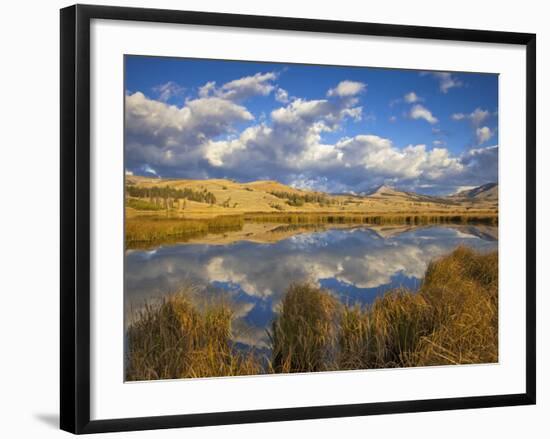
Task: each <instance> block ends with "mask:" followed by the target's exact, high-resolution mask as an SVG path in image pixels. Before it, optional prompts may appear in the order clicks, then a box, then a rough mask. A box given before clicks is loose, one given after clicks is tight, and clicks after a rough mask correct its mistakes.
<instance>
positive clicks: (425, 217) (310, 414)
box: [61, 5, 536, 433]
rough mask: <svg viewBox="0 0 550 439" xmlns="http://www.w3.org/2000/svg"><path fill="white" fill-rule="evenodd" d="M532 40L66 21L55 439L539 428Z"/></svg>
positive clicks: (88, 14)
mask: <svg viewBox="0 0 550 439" xmlns="http://www.w3.org/2000/svg"><path fill="white" fill-rule="evenodd" d="M535 84H536V78H535V35H533V34H525V33H510V32H496V31H483V30H464V29H444V28H428V27H419V26H401V25H389V24H372V23H359V22H339V21H325V20H309V19H302V18H286V17H285V18H283V17H262V16H244V15H231V14H218V13H207V12H184V11H171V10H155V9H134V8H118V7H103V6H80V5H77V6H72V7H68V8H65V9H62V10H61V428H62V429H64V430H67V431H70V432H73V433H96V432H108V431H124V430H142V429H155V428H171V427H187V426H203V425H217V424H236V423H247V422H267V421H282V420H299V419H313V418H322V417H344V416H362V415H372V414H384V413H403V412H420V411H433V410H450V409H464V408H481V407H495V406H506V405H524V404H534V403H535V143H536V142H535V139H536V134H535V131H536V125H535V86H536V85H535Z"/></svg>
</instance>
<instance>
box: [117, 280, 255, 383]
mask: <svg viewBox="0 0 550 439" xmlns="http://www.w3.org/2000/svg"><path fill="white" fill-rule="evenodd" d="M191 297H192V291H190V289H189V288H188V289H186V290H182V291H180V292H179V293H177V294H174V295H171V296H169V297H167V298H165V299H163V301H162V302H160V303H159V304H156V305H150V304H149V305H146V306H145V307H144V308H143V309H142V310H141V311H139V312H138V315H137V317H136V319H135V320H134V321H133V322H132V323H131V324H130V326H129V327H128V329H127V332H126V335H127V342H128V351H127V363H126V379H127V380H128V381H136V380H156V379H170V378H199V377H215V376H230V375H250V374H257V373H260V371H261V370H260V366H259V363H258V361H257V360H256V358H255V357H254V356H252V354H249V355H246V354H243V353H238V352H236V351H235V350H234V347H233V342H232V341H231V322H232V320H233V311H232V310H231V309H230V307H229V306H228V305H226V304H224V303H223V302H220V303H217V304H214V303H209V304H206V305H205V306H204V307H203V309H199V307H198V306H196V305H195V304H193V302H192V300H191Z"/></svg>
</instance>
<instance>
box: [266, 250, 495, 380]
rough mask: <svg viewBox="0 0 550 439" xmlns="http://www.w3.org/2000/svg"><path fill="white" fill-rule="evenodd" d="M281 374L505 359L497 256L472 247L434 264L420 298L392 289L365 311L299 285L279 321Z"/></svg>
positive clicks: (275, 341)
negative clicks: (500, 350) (500, 331)
mask: <svg viewBox="0 0 550 439" xmlns="http://www.w3.org/2000/svg"><path fill="white" fill-rule="evenodd" d="M271 338H272V348H273V355H272V367H273V369H274V371H275V372H284V373H289V372H308V371H321V370H352V369H371V368H388V367H413V366H432V365H448V364H479V363H493V362H496V361H498V255H497V252H493V253H489V254H481V253H477V252H475V251H473V250H471V249H468V248H465V247H459V248H457V249H456V250H455V251H454V252H453V253H451V254H450V255H448V256H445V257H443V258H441V259H438V260H436V261H434V262H432V263H431V264H430V265H429V267H428V269H427V271H426V276H425V279H424V281H423V283H422V286H421V287H420V290H419V291H418V292H412V291H409V290H406V289H397V290H393V291H390V292H388V293H386V294H385V295H383V296H382V297H379V298H377V299H375V301H374V302H373V303H372V304H371V305H370V306H366V307H360V306H357V305H356V306H348V305H343V304H341V303H339V302H337V301H336V299H335V298H334V297H333V296H332V295H331V294H330V292H328V291H324V290H322V289H319V288H317V287H315V286H313V285H311V284H307V283H305V284H295V285H293V286H291V288H290V289H289V291H288V292H287V295H286V296H285V297H284V299H283V301H282V304H281V309H280V313H279V315H278V317H277V319H276V320H275V321H274V323H273V327H272V332H271Z"/></svg>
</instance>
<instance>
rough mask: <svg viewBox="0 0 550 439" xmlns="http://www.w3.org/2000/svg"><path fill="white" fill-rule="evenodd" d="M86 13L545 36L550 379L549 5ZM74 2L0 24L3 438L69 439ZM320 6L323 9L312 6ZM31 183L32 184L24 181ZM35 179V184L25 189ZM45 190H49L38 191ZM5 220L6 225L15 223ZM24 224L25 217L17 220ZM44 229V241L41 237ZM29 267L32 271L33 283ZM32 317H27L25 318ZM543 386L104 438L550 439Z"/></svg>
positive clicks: (177, 5) (15, 6)
mask: <svg viewBox="0 0 550 439" xmlns="http://www.w3.org/2000/svg"><path fill="white" fill-rule="evenodd" d="M87 3H97V4H111V5H120V6H141V7H163V8H174V9H190V10H211V11H219V12H233V13H250V14H265V15H283V16H284V15H287V16H288V15H294V16H303V17H312V18H324V19H341V20H358V21H372V22H386V23H401V24H411V23H412V24H422V25H432V26H447V27H468V28H484V29H494V30H509V31H526V32H536V33H537V46H538V60H537V64H538V67H537V70H538V78H539V83H538V93H537V95H538V121H539V123H538V144H539V145H540V148H539V151H538V171H539V172H538V180H539V187H538V199H539V203H538V205H539V208H538V211H539V214H538V216H539V222H538V223H539V229H538V237H539V258H538V268H539V273H541V276H539V280H538V299H539V300H538V316H539V320H538V322H539V325H538V338H537V341H538V347H539V356H538V358H539V361H538V362H539V370H545V369H547V367H548V348H547V345H548V337H549V336H550V334H549V330H550V326H549V325H548V323H547V319H545V318H542V317H543V316H544V315H546V314H548V312H550V309H549V307H548V300H547V299H545V297H543V295H544V293H545V292H547V291H549V290H550V280H549V278H548V276H545V275H544V274H545V271H547V269H548V268H547V267H548V266H549V264H550V257H549V255H548V253H547V251H546V248H548V246H549V245H550V234H549V231H548V228H545V227H544V221H545V220H546V219H547V218H548V217H549V216H550V207H549V205H548V203H545V201H546V200H548V199H549V198H550V191H549V188H550V173H549V172H548V171H547V168H548V166H550V152H549V149H548V148H545V147H543V145H548V144H549V143H550V138H549V136H548V133H549V131H548V127H547V125H548V124H547V123H546V121H548V119H549V118H550V112H549V110H548V104H547V102H549V101H550V88H549V86H548V84H547V81H545V79H544V78H546V77H549V76H550V64H549V61H550V58H549V56H548V53H550V29H549V28H548V23H547V21H548V20H547V17H548V8H547V6H546V4H545V2H540V1H535V0H525V1H522V2H502V1H496V0H487V1H484V2H480V1H478V0H475V1H473V0H464V1H461V2H459V3H457V2H454V3H450V4H442V3H441V1H440V0H429V1H423V2H410V1H407V0H393V1H390V2H357V1H354V0H340V1H338V2H315V3H312V2H296V1H295V0H279V1H277V2H257V1H251V0H232V1H221V0H186V1H185V2H182V1H175V0H157V1H155V2H151V1H148V0H130V1H129V0H116V1H114V0H89V1H87ZM69 4H70V2H69V1H59V0H54V1H49V2H40V1H36V0H29V1H26V2H8V3H7V4H6V5H4V9H3V14H2V17H3V19H2V26H1V27H0V35H1V37H2V39H1V41H2V46H1V47H2V67H3V68H2V69H0V78H1V79H2V80H3V81H2V84H4V88H3V90H2V103H3V105H2V106H1V107H0V113H1V115H2V120H3V121H4V123H3V125H2V127H3V128H4V130H3V139H2V156H1V163H2V173H0V184H1V187H3V188H4V187H13V186H14V184H17V187H18V191H6V192H4V193H3V205H4V206H9V208H6V209H3V210H2V217H1V218H2V219H1V220H0V223H1V225H2V227H3V229H4V230H9V233H4V234H3V236H2V249H3V251H2V252H0V262H1V264H2V265H1V266H2V268H3V269H2V271H1V273H2V276H0V291H2V293H3V294H2V297H3V306H2V308H1V311H0V312H1V313H2V315H1V318H0V334H2V336H1V337H2V338H1V340H2V346H3V351H2V352H3V353H7V354H8V355H10V357H9V358H12V359H14V361H5V358H6V357H4V356H3V358H2V360H3V361H1V362H0V376H2V377H3V378H4V382H3V383H2V392H1V393H0V405H1V407H0V408H1V410H2V414H3V417H2V423H1V424H0V434H1V435H2V436H5V437H14V438H17V437H40V438H46V439H48V438H56V437H68V436H67V434H66V433H64V432H61V431H59V430H57V428H56V422H57V418H58V385H59V381H58V354H59V347H58V331H59V329H58V328H59V325H58V318H59V313H58V285H59V276H58V270H59V264H58V257H57V252H58V238H59V234H58V212H59V210H58V206H59V197H58V195H57V194H58V185H59V179H58V171H59V166H58V153H57V151H58V149H57V145H58V132H59V128H58V122H59V121H58V115H57V109H56V107H57V104H58V95H59V88H58V86H57V84H58V74H59V68H58V62H59V58H58V43H59V34H58V31H59V29H58V8H60V7H63V6H66V5H69ZM313 4H314V6H312V5H313ZM22 175H24V176H25V178H22ZM28 176H32V177H33V178H28ZM37 181H39V182H40V184H39V185H37ZM37 187H39V188H40V190H41V191H43V192H46V193H48V194H49V196H48V197H34V198H33V202H32V203H29V202H28V199H27V198H26V197H22V196H21V193H20V192H26V191H29V192H30V191H32V190H36V189H37ZM6 212H8V213H6ZM15 212H19V213H20V214H19V215H15V214H12V213H15ZM37 217H39V220H40V229H41V231H43V232H41V233H33V234H32V237H31V236H29V235H30V234H29V231H30V230H36V227H37ZM29 267H33V270H32V272H29ZM21 309H24V310H25V311H26V313H25V316H24V317H22V316H21V313H19V312H17V310H21ZM545 375H546V374H544V373H540V374H539V381H538V383H539V386H538V388H539V397H538V401H539V402H538V404H537V406H534V407H533V406H531V407H508V408H495V409H484V410H467V411H450V412H437V413H422V414H403V415H395V416H374V417H364V418H346V419H325V420H316V421H302V422H283V423H272V424H252V425H239V426H224V427H211V428H200V429H187V430H185V431H182V430H165V431H152V432H140V433H122V434H106V435H102V436H101V437H108V438H121V437H140V438H142V437H143V438H172V437H173V438H180V437H181V436H182V435H185V437H187V438H191V439H196V438H201V439H214V438H216V439H217V438H219V437H221V436H223V437H227V438H232V437H239V438H240V439H248V438H254V439H257V438H259V437H261V438H262V439H270V438H280V437H301V436H308V437H315V438H334V437H341V436H343V435H345V436H349V437H355V436H366V435H367V434H368V435H370V436H372V437H407V438H411V439H414V438H422V439H429V438H437V439H440V438H441V436H442V435H444V436H445V437H446V438H449V439H453V438H456V439H464V438H465V437H495V438H518V437H524V436H529V437H534V438H539V437H540V438H543V437H546V436H547V432H548V413H549V410H550V399H549V397H548V395H549V394H550V385H549V383H550V381H549V380H548V379H547V378H546V376H545Z"/></svg>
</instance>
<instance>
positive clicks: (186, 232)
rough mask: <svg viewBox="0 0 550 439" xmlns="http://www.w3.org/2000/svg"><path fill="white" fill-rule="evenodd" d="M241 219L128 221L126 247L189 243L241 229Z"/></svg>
mask: <svg viewBox="0 0 550 439" xmlns="http://www.w3.org/2000/svg"><path fill="white" fill-rule="evenodd" d="M243 224H244V220H243V217H241V216H229V215H226V216H220V217H214V218H209V219H203V220H198V219H197V220H193V219H187V218H174V217H160V216H154V217H147V216H143V217H134V218H127V219H126V221H125V239H126V247H131V248H135V247H140V246H143V245H152V244H159V243H163V242H171V241H178V240H181V241H185V239H186V238H190V237H195V236H200V235H201V234H207V233H221V232H224V231H232V230H241V229H242V227H243Z"/></svg>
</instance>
